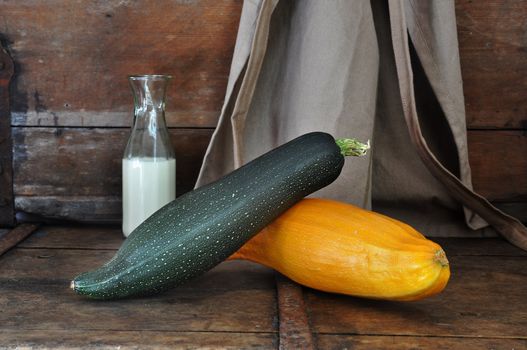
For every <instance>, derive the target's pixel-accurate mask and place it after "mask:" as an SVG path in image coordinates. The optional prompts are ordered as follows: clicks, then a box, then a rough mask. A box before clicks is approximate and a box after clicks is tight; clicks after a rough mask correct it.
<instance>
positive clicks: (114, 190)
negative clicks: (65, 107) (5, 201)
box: [13, 128, 212, 221]
mask: <svg viewBox="0 0 527 350" xmlns="http://www.w3.org/2000/svg"><path fill="white" fill-rule="evenodd" d="M13 135H14V168H15V176H14V184H15V185H14V187H15V196H16V197H15V204H16V209H17V210H22V211H26V212H29V213H36V214H42V215H44V216H49V217H59V218H69V219H75V220H81V221H82V220H87V221H89V220H92V221H93V220H100V221H116V220H120V218H121V204H120V196H121V158H122V153H123V151H124V148H125V144H126V141H127V138H128V135H129V130H128V129H97V128H96V129H79V128H71V129H70V128H14V129H13ZM170 135H171V139H172V144H173V145H174V148H175V151H176V159H177V160H176V163H177V165H176V188H177V192H178V195H181V194H182V193H184V192H185V191H188V190H190V189H192V187H193V185H194V182H195V180H196V178H197V175H198V172H199V168H200V166H201V160H202V158H203V155H204V154H205V150H206V148H207V145H208V142H209V140H210V137H211V135H212V129H170ZM72 173H74V174H75V176H72V175H71V174H72Z"/></svg>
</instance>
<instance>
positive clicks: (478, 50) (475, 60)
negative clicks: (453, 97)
mask: <svg viewBox="0 0 527 350" xmlns="http://www.w3.org/2000/svg"><path fill="white" fill-rule="evenodd" d="M455 3H456V17H457V25H458V37H459V51H460V56H461V70H462V76H463V87H464V93H465V104H466V113H467V124H468V126H469V128H490V129H493V128H509V129H510V128H515V129H520V128H523V129H526V128H527V99H526V96H527V40H526V37H525V33H526V32H527V22H526V21H525V18H526V17H527V6H526V5H525V1H522V0H491V1H472V0H456V2H455Z"/></svg>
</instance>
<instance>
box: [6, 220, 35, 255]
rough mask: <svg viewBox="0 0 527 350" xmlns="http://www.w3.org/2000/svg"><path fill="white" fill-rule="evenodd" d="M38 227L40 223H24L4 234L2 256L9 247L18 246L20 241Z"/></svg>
mask: <svg viewBox="0 0 527 350" xmlns="http://www.w3.org/2000/svg"><path fill="white" fill-rule="evenodd" d="M37 228H38V225H34V224H22V225H19V226H17V227H15V228H14V229H12V230H11V231H9V232H7V233H5V234H4V235H2V236H1V237H0V257H1V256H2V255H3V254H4V253H5V252H7V251H8V250H9V249H11V248H13V247H14V246H16V245H17V243H18V242H20V241H22V240H24V238H26V237H27V236H29V235H30V234H31V233H32V232H33V231H35V230H36V229H37Z"/></svg>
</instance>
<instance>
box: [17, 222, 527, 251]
mask: <svg viewBox="0 0 527 350" xmlns="http://www.w3.org/2000/svg"><path fill="white" fill-rule="evenodd" d="M73 236H74V237H75V239H74V240H73V239H72V237H73ZM432 240H433V241H434V242H437V243H438V244H440V245H441V247H443V249H444V250H445V251H446V253H447V256H449V257H450V256H509V257H514V256H517V257H520V256H523V257H527V252H526V251H524V250H521V249H519V248H517V247H515V246H513V245H512V244H510V243H508V242H507V241H506V240H504V239H502V238H441V237H434V238H432ZM122 242H123V235H122V233H121V228H120V227H119V226H102V225H77V226H48V225H46V226H43V227H40V228H39V229H37V230H36V231H35V232H34V233H33V234H32V235H31V236H30V237H29V238H27V239H25V240H24V241H22V242H20V243H19V244H18V245H17V247H18V248H30V249H32V248H42V249H87V250H116V249H118V248H119V247H120V245H121V244H122Z"/></svg>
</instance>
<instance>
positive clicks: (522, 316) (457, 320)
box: [306, 256, 527, 339]
mask: <svg viewBox="0 0 527 350" xmlns="http://www.w3.org/2000/svg"><path fill="white" fill-rule="evenodd" d="M449 260H450V263H451V267H452V278H451V281H450V282H449V285H448V286H447V288H446V290H445V291H444V292H443V293H441V294H440V295H438V296H435V297H433V298H429V299H425V300H422V301H417V302H410V303H403V302H386V301H374V300H364V299H359V298H352V297H346V296H335V295H330V294H326V293H322V292H315V291H312V290H309V291H308V292H307V293H306V295H307V304H308V308H309V311H310V317H311V322H312V328H313V330H314V332H316V333H324V334H337V333H338V334H358V335H390V336H394V335H398V336H399V335H404V336H434V337H478V338H479V337H487V338H524V339H525V336H526V333H525V330H526V329H527V310H526V309H525V308H524V307H520V306H521V305H524V304H525V300H527V283H526V282H527V259H526V258H525V257H490V256H487V257H473V256H453V257H450V258H449Z"/></svg>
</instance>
